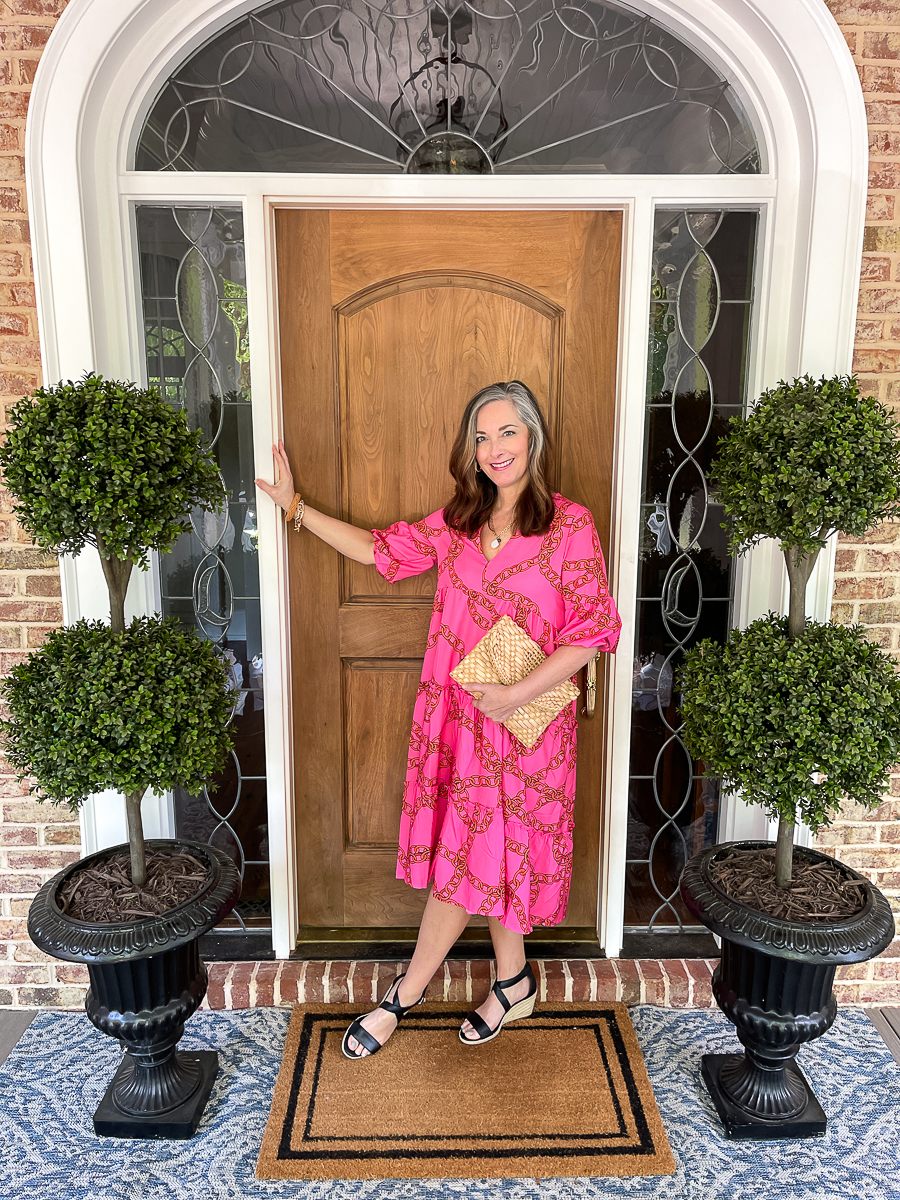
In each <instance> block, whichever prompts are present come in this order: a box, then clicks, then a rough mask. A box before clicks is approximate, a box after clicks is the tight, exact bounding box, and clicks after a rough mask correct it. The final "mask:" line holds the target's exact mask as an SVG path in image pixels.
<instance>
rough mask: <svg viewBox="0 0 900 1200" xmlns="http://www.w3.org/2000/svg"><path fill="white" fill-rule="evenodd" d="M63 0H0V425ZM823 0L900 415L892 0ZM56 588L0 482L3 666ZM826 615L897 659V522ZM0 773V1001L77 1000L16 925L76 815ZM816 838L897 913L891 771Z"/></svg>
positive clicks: (23, 644) (898, 7)
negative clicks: (30, 132) (847, 110)
mask: <svg viewBox="0 0 900 1200" xmlns="http://www.w3.org/2000/svg"><path fill="white" fill-rule="evenodd" d="M823 2H825V0H823ZM66 3H67V0H0V430H2V428H3V423H4V422H5V413H6V408H7V406H8V405H9V404H10V403H13V402H14V401H15V400H17V399H18V398H19V397H20V396H21V395H23V394H24V393H25V392H27V391H29V390H30V389H31V388H33V387H34V386H35V385H36V384H38V383H39V382H40V381H41V377H40V356H39V349H38V340H37V324H36V313H35V307H34V284H33V277H32V271H31V255H30V247H29V231H28V214H27V201H26V196H25V183H24V168H23V157H22V156H23V149H24V128H25V115H26V111H27V106H28V95H29V92H30V88H31V83H32V80H33V79H34V73H35V69H36V67H37V62H38V59H39V57H40V54H41V49H42V47H43V46H44V45H45V43H46V41H47V38H48V37H49V35H50V32H51V30H52V28H53V25H54V23H55V21H56V19H57V17H58V16H59V14H60V13H61V12H62V10H63V9H64V8H65V6H66ZM827 3H828V7H829V8H830V9H831V12H832V13H833V14H834V17H835V19H836V20H837V22H838V24H839V25H840V26H841V28H842V30H843V32H844V34H845V36H846V38H847V41H848V44H849V46H850V49H851V51H852V52H853V53H854V55H855V58H856V61H857V63H858V65H859V69H860V76H861V79H862V83H863V90H864V92H865V95H866V102H867V107H868V113H869V122H870V148H871V177H870V196H869V207H868V222H869V224H868V228H867V231H866V243H865V250H866V253H865V255H864V261H863V284H862V288H861V292H860V306H859V323H858V326H857V343H856V362H855V369H856V370H857V371H858V372H859V374H860V377H861V379H862V380H863V382H864V384H865V385H866V387H867V388H868V389H869V390H871V391H872V392H874V393H875V394H876V395H878V396H879V397H881V398H882V399H883V400H885V401H886V402H887V403H889V404H891V405H892V406H893V407H894V408H896V409H898V410H900V0H827ZM59 590H60V589H59V575H58V571H57V568H56V561H55V559H53V558H52V557H48V556H45V555H41V554H40V553H39V552H37V551H36V550H35V549H34V548H33V547H32V546H31V545H30V544H29V542H28V539H27V538H26V537H25V536H24V535H23V534H22V532H21V530H19V529H18V528H17V526H16V522H15V520H14V518H13V517H12V515H11V506H10V502H9V496H8V495H7V494H6V493H5V492H3V491H2V489H0V674H2V673H4V672H5V671H7V670H8V669H9V667H10V665H11V664H12V663H14V662H16V661H18V660H19V659H21V657H22V656H23V655H24V654H25V653H26V652H27V649H28V648H29V647H31V646H35V645H38V644H39V643H40V641H41V638H42V637H43V635H44V633H45V631H46V630H47V629H48V628H51V627H52V626H54V625H55V624H58V623H59V622H60V620H61V619H62V610H61V606H60V601H59ZM833 613H834V616H835V619H837V620H841V621H849V620H860V621H863V622H865V623H866V624H868V625H870V626H871V628H872V636H873V637H874V638H876V639H877V640H878V641H879V643H880V644H882V645H884V646H885V647H887V648H888V649H890V650H892V651H893V652H894V653H895V654H898V655H900V525H897V526H893V525H891V526H887V527H885V528H883V529H880V530H878V531H877V532H876V533H875V534H873V535H872V536H871V537H869V538H867V539H866V541H865V542H863V543H859V544H856V543H851V542H847V541H842V542H841V547H840V550H839V552H838V561H837V574H836V581H835V602H834V609H833ZM3 768H4V764H3V763H2V760H0V1007H3V1006H7V1005H22V1006H26V1007H28V1006H33V1005H37V1004H45V1005H59V1006H64V1007H78V1006H80V1004H81V1003H82V1001H83V993H84V978H85V972H84V969H83V968H82V967H78V966H71V965H68V964H63V963H59V962H56V961H55V960H50V959H47V958H45V957H44V956H43V955H42V954H41V953H40V952H39V951H38V950H37V949H35V948H34V947H33V946H32V945H31V943H30V942H29V941H28V939H27V936H26V931H25V916H26V914H27V911H28V905H29V903H30V898H31V896H33V894H34V892H35V891H36V890H37V888H38V887H39V886H40V884H41V883H42V882H43V881H44V880H45V879H47V878H48V877H49V876H50V875H52V874H53V873H54V872H55V871H57V870H59V868H60V867H61V866H63V865H64V864H65V863H67V862H70V861H72V860H73V859H74V858H77V857H78V856H79V854H80V847H79V831H78V824H77V818H75V817H74V816H73V815H72V814H71V813H69V812H68V811H67V810H65V809H58V808H51V807H48V806H42V805H37V804H34V803H32V802H31V801H29V800H28V798H27V796H25V795H23V789H22V788H21V787H20V786H19V785H18V784H16V782H15V780H14V779H13V778H12V777H11V775H10V773H9V771H8V770H4V769H3ZM819 844H821V845H823V846H824V847H826V848H827V849H829V850H830V851H833V852H836V853H837V854H838V856H839V857H840V858H842V859H844V860H845V861H846V862H848V863H852V864H853V865H854V866H857V867H859V868H860V869H861V870H863V871H866V872H867V873H868V874H869V875H870V876H871V877H872V878H873V879H874V880H875V881H876V882H878V883H879V885H880V886H881V887H882V888H883V889H884V890H885V891H886V892H887V893H888V895H889V896H890V897H891V902H892V904H893V905H894V907H895V909H896V910H897V911H898V912H900V771H898V773H897V774H896V775H895V776H894V777H893V778H892V781H891V792H890V795H888V796H886V797H885V801H884V803H883V804H882V805H881V807H880V808H879V809H878V810H877V812H875V813H874V814H864V813H862V812H857V811H855V810H851V811H848V812H846V813H845V814H844V819H843V820H841V821H840V822H838V823H837V824H836V825H835V826H833V827H832V828H831V829H830V830H828V831H826V832H825V833H824V834H823V835H822V836H821V837H820V839H819ZM898 952H900V943H898V942H895V943H894V945H893V946H892V947H891V948H890V950H889V952H888V954H887V955H886V956H884V957H883V958H881V959H879V960H877V961H876V962H873V963H867V964H864V965H863V966H861V967H854V968H850V969H848V970H847V971H846V972H845V979H844V982H842V983H841V984H840V985H839V993H840V996H841V999H843V1000H845V1001H850V1002H852V1001H854V1000H855V1001H861V1002H863V1003H880V1002H883V1003H891V1002H893V1003H896V1002H897V1001H898V1000H900V971H898V968H900V958H898ZM643 965H644V966H645V968H646V970H650V969H651V966H650V965H648V964H643ZM623 969H624V968H623ZM640 998H645V997H644V996H643V991H642V993H641V997H640ZM646 999H648V1000H651V997H650V992H649V990H648V992H647V996H646ZM651 1002H652V1001H651ZM670 1002H671V1001H670ZM689 1002H690V1001H689Z"/></svg>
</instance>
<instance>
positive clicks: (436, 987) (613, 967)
mask: <svg viewBox="0 0 900 1200" xmlns="http://www.w3.org/2000/svg"><path fill="white" fill-rule="evenodd" d="M529 961H530V962H531V965H532V968H533V969H534V973H535V975H536V976H537V980H538V1000H550V1001H554V1000H555V1001H560V1000H561V1001H568V1002H572V1003H579V1002H582V1003H583V1002H585V1001H599V1002H601V1003H602V1002H609V1001H619V1002H621V1003H624V1004H652V1005H658V1006H660V1007H666V1008H712V1007H715V1001H714V1000H713V995H712V986H711V981H712V972H713V970H714V968H715V965H716V961H715V960H714V959H679V958H669V959H585V958H566V959H558V958H557V959H546V958H545V959H536V958H532V959H530V960H529ZM405 967H406V962H405V961H397V960H393V959H391V960H383V961H374V960H371V959H368V960H365V961H359V960H351V959H345V960H343V961H334V960H329V961H324V960H322V961H315V960H310V961H304V962H291V961H276V962H272V961H271V960H269V961H266V962H214V963H209V964H208V965H207V969H208V971H209V988H208V991H207V993H206V997H205V998H204V1001H203V1008H206V1009H212V1010H223V1009H224V1010H227V1009H244V1008H265V1007H272V1006H275V1007H279V1006H282V1005H289V1004H304V1003H308V1004H314V1003H317V1004H347V1003H351V1004H354V1003H367V1004H368V1003H375V1002H377V1001H378V1000H379V999H380V998H381V996H382V995H384V993H385V992H386V991H387V988H388V985H389V983H390V981H391V980H392V979H393V978H394V977H395V976H396V975H398V974H399V973H400V972H401V971H403V970H404V969H405ZM493 981H494V973H493V963H492V962H490V961H489V960H486V959H463V960H454V961H451V962H445V963H444V967H443V970H442V971H439V972H438V973H437V974H436V975H435V977H434V979H433V980H432V981H431V983H430V984H429V986H428V992H427V999H428V1000H433V1001H443V1002H446V1003H449V1004H462V1003H467V1004H470V1003H473V1002H475V1003H481V1001H482V1000H483V999H484V997H485V996H486V995H487V992H488V990H489V988H490V986H491V984H492V983H493Z"/></svg>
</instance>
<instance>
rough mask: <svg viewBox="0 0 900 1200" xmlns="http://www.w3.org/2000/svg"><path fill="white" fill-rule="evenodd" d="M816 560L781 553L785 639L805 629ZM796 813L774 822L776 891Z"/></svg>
mask: <svg viewBox="0 0 900 1200" xmlns="http://www.w3.org/2000/svg"><path fill="white" fill-rule="evenodd" d="M827 533H828V530H827V529H824V528H823V529H821V530H820V531H819V535H818V536H819V537H821V538H824V537H825V536H826V534H827ZM818 557H819V548H818V547H816V548H815V549H814V550H804V549H803V547H802V546H790V547H786V548H785V550H784V561H785V563H786V564H787V573H788V595H789V601H788V636H789V637H792V638H796V637H802V635H803V631H804V629H805V628H806V586H807V584H808V583H809V577H810V575H812V571H813V567H814V566H815V565H816V560H817V559H818ZM796 824H797V821H796V812H795V815H794V818H793V819H791V818H790V817H788V816H786V815H785V814H784V813H782V814H781V816H780V817H779V818H778V836H777V838H776V840H775V883H776V884H777V885H778V887H782V888H786V887H789V886H790V882H791V876H792V874H793V861H794V830H795V829H796Z"/></svg>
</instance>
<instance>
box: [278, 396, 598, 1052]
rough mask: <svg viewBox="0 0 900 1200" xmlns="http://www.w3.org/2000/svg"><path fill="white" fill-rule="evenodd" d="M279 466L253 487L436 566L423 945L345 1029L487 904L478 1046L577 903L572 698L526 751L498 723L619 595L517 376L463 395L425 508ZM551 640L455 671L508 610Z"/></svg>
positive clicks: (379, 1020)
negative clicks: (396, 508)
mask: <svg viewBox="0 0 900 1200" xmlns="http://www.w3.org/2000/svg"><path fill="white" fill-rule="evenodd" d="M275 462H276V466H277V468H278V474H279V478H278V482H277V483H275V484H274V485H272V484H268V483H265V482H263V480H261V479H257V481H256V483H257V485H258V486H259V487H260V488H261V489H262V490H263V491H264V492H265V493H266V494H267V495H269V496H270V497H271V498H272V499H273V500H274V501H275V502H276V503H277V504H279V505H281V507H282V508H284V509H285V510H286V511H287V514H288V516H289V517H294V518H295V520H296V519H297V518H298V517H299V525H302V527H303V528H305V529H307V530H308V531H309V532H310V533H312V534H314V535H315V536H316V537H319V538H322V540H323V541H325V542H327V543H328V544H329V545H330V546H333V547H334V548H335V549H336V550H338V551H339V552H340V553H341V554H344V555H346V556H347V557H348V558H352V559H354V560H355V561H357V562H361V563H371V564H373V565H374V566H375V567H376V569H377V570H378V571H379V572H380V573H381V574H382V575H383V576H384V577H385V578H386V579H387V580H389V581H393V580H399V579H405V578H407V577H408V576H411V575H418V574H421V573H422V572H424V571H427V570H429V569H430V568H431V567H434V566H436V567H437V568H438V585H437V592H436V594H435V600H434V611H433V614H432V620H431V628H430V631H429V636H428V643H427V647H426V651H425V661H424V664H423V667H422V682H421V684H420V685H419V690H418V694H417V698H416V706H415V711H414V714H413V725H412V734H411V737H410V750H409V769H408V771H407V777H406V788H405V794H404V799H403V813H402V817H401V822H400V852H399V856H398V863H397V876H398V878H400V879H405V880H406V882H407V883H408V884H410V886H412V887H416V888H427V887H429V886H430V887H431V892H430V894H429V896H428V900H427V903H426V905H425V911H424V913H423V916H422V923H421V926H420V928H419V936H418V940H417V942H416V949H415V952H414V954H413V956H412V960H411V961H410V964H409V967H408V968H407V970H406V973H405V974H403V975H400V976H398V978H397V979H395V980H394V981H393V983H392V984H391V986H390V988H389V989H388V992H387V995H386V996H385V998H384V1000H382V1002H381V1004H380V1005H379V1006H378V1008H376V1009H375V1010H374V1011H373V1012H370V1013H367V1014H366V1015H365V1016H364V1017H361V1018H359V1019H358V1020H356V1021H354V1022H353V1024H352V1025H351V1026H350V1028H349V1029H348V1030H347V1032H346V1034H345V1035H344V1040H343V1043H342V1045H343V1050H344V1053H345V1054H346V1055H347V1057H348V1058H364V1057H366V1056H367V1055H369V1054H374V1053H376V1052H377V1051H378V1050H380V1049H381V1048H382V1046H383V1045H384V1044H385V1042H386V1041H387V1040H388V1038H389V1037H390V1036H391V1034H392V1033H393V1031H394V1029H396V1027H397V1024H398V1022H399V1021H400V1020H401V1018H402V1017H403V1016H404V1015H405V1014H406V1012H407V1011H408V1010H409V1009H410V1008H412V1007H413V1006H414V1005H416V1004H419V1003H421V1001H422V1000H423V999H424V997H425V990H426V988H427V986H428V983H429V981H430V980H431V978H432V976H433V975H434V973H435V971H436V970H437V969H438V967H439V966H440V965H441V964H442V963H443V961H444V958H445V957H446V955H447V953H448V952H449V950H450V948H451V947H452V946H453V944H454V942H455V941H456V940H457V938H458V937H459V936H460V934H461V933H462V931H463V930H464V929H465V927H466V925H467V924H468V921H469V918H470V916H472V915H473V914H475V913H479V914H482V915H484V916H486V917H487V918H488V925H489V926H490V933H491V940H492V942H493V946H494V953H495V956H496V963H497V971H496V978H497V982H496V983H495V984H494V987H493V988H492V990H491V992H490V993H489V995H488V997H487V999H486V1000H485V1002H484V1003H483V1004H482V1005H481V1007H480V1008H479V1009H478V1010H477V1011H476V1012H474V1013H471V1014H470V1016H469V1018H468V1019H467V1020H466V1021H465V1022H463V1025H462V1028H461V1029H460V1034H459V1036H460V1040H461V1041H462V1042H463V1043H464V1044H466V1045H479V1044H481V1043H482V1042H487V1041H490V1040H491V1039H492V1038H494V1037H496V1036H497V1034H498V1033H499V1032H500V1030H501V1029H502V1027H503V1025H504V1024H506V1023H508V1022H509V1021H512V1020H516V1019H517V1018H519V1017H525V1016H529V1015H530V1014H531V1011H532V1009H533V1008H534V999H535V995H536V992H537V983H536V981H535V978H534V975H533V973H532V970H531V967H530V966H529V965H528V964H527V963H526V961H525V946H524V941H523V937H524V935H525V934H526V933H530V932H531V930H532V928H533V927H534V926H535V925H543V926H548V925H557V924H559V922H560V921H562V920H563V918H564V917H565V915H566V905H567V903H568V897H569V884H570V881H571V875H572V830H573V812H574V803H575V743H576V729H577V725H576V719H575V705H574V703H573V704H570V705H567V706H566V708H564V709H563V710H562V712H560V713H559V715H558V716H557V717H556V718H555V719H554V720H553V722H552V723H551V724H550V725H549V726H548V727H547V729H546V730H545V731H544V732H543V733H542V734H541V736H540V737H539V738H538V740H537V742H536V743H535V744H534V746H533V747H532V748H531V749H528V748H526V747H525V746H524V745H523V744H522V743H521V742H519V741H518V739H517V738H515V737H514V736H513V735H512V734H511V733H510V732H509V731H508V730H507V729H506V727H505V725H504V724H503V722H504V721H506V720H507V719H508V718H509V717H510V716H511V715H512V714H513V713H514V712H515V711H516V709H517V708H520V707H522V706H523V705H525V704H528V703H529V702H530V701H531V700H533V699H535V697H537V696H540V695H543V693H544V692H547V691H550V690H551V689H552V688H554V687H556V686H557V684H559V683H562V682H563V680H565V679H568V678H570V677H571V676H573V675H575V673H576V672H577V671H578V670H580V668H581V667H583V666H584V665H585V664H586V663H587V662H588V661H589V660H590V659H591V658H593V656H594V655H595V653H597V651H598V650H601V651H607V652H612V651H613V650H615V648H616V643H617V642H618V639H619V632H620V630H621V621H620V620H619V614H618V612H617V611H616V606H615V604H614V602H613V600H612V598H611V596H610V594H609V590H608V587H607V581H606V570H605V566H604V562H603V553H602V550H601V548H600V541H599V538H598V537H597V531H596V529H595V528H594V522H593V519H592V517H591V514H590V512H589V511H588V510H587V509H586V508H584V507H583V506H582V505H580V504H575V503H573V502H572V501H571V500H567V499H565V498H564V497H563V496H560V495H558V494H555V493H552V492H551V490H550V487H549V485H548V475H549V464H550V444H549V436H548V432H547V427H546V423H545V421H544V418H543V415H542V413H541V411H540V408H539V407H538V404H537V402H536V400H535V398H534V396H533V395H532V393H531V392H530V391H529V389H528V388H527V387H526V386H525V385H524V384H522V383H519V382H518V381H513V382H511V383H497V384H492V385H491V386H490V387H486V388H483V389H482V390H481V391H480V392H478V394H477V395H476V396H474V397H473V398H472V399H471V400H470V401H469V403H468V405H467V406H466V409H465V412H464V413H463V417H462V421H461V423H460V427H459V432H458V433H457V436H456V440H455V442H454V444H453V449H452V451H451V454H450V473H451V474H452V476H453V478H454V480H455V481H456V490H455V492H454V495H453V497H452V499H451V500H450V502H449V504H448V505H447V506H446V508H444V509H443V510H439V511H437V512H435V513H432V514H431V516H428V517H426V518H425V519H424V520H421V521H416V522H414V523H411V524H410V523H408V522H406V521H398V522H397V523H396V524H394V525H391V526H390V527H389V528H388V529H380V530H379V529H376V530H372V531H369V530H365V529H360V528H358V527H357V526H354V525H350V524H348V523H347V522H345V521H339V520H336V519H335V518H333V517H328V516H325V515H324V514H323V513H320V512H316V511H315V510H314V509H312V508H310V507H309V506H308V505H305V504H304V503H303V501H302V499H301V498H300V497H299V495H298V494H297V493H296V492H295V491H294V482H293V477H292V475H291V470H290V466H289V464H288V459H287V455H286V454H285V451H284V445H283V443H279V444H278V446H277V447H275ZM504 615H505V616H508V617H510V618H512V620H513V621H515V622H516V624H517V625H518V626H519V627H520V628H521V629H523V630H524V631H525V632H526V633H527V634H528V635H529V636H530V637H531V638H533V639H534V641H536V642H537V643H538V644H539V645H540V647H541V648H542V649H543V651H544V653H545V654H546V655H547V657H546V659H545V660H544V661H543V662H542V663H541V664H540V665H539V666H538V667H537V668H535V670H534V671H532V672H531V674H530V675H527V676H526V677H525V678H524V679H522V680H521V681H520V682H519V683H516V684H513V685H512V686H508V687H507V686H504V685H501V684H493V683H478V684H471V685H466V686H465V687H464V686H462V685H460V684H457V683H456V682H455V681H454V680H453V679H451V677H450V672H451V670H452V669H453V668H454V667H455V666H456V665H457V664H458V663H459V662H460V661H461V660H462V659H463V658H465V656H466V655H467V654H468V653H469V652H470V651H471V650H472V649H473V648H474V647H475V646H476V645H477V643H478V642H479V641H481V639H482V638H483V637H484V635H485V634H486V633H487V632H488V630H489V629H491V628H492V627H493V625H494V624H495V623H496V621H497V620H498V619H499V618H500V617H501V616H504Z"/></svg>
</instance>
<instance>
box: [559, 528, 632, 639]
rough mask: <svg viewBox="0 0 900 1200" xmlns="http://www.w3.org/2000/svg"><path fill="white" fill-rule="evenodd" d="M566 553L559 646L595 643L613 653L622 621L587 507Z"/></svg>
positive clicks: (564, 554) (561, 571)
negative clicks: (607, 578)
mask: <svg viewBox="0 0 900 1200" xmlns="http://www.w3.org/2000/svg"><path fill="white" fill-rule="evenodd" d="M563 556H564V557H563V562H562V567H561V570H560V590H561V592H562V597H563V606H564V617H563V625H562V628H561V629H560V630H559V633H558V634H557V637H556V644H557V646H594V647H596V648H597V649H598V650H604V651H606V652H608V653H612V651H613V650H615V648H616V645H617V644H618V641H619V634H620V633H621V630H622V620H621V618H620V617H619V612H618V609H617V608H616V604H615V601H614V600H613V598H612V596H610V594H609V587H608V585H607V582H606V564H605V563H604V561H603V551H602V549H601V548H600V538H599V537H598V536H597V530H596V528H595V526H594V521H593V518H592V517H591V514H590V513H589V512H588V511H587V510H584V511H583V512H582V513H580V514H579V515H578V516H577V517H575V518H574V520H573V522H572V530H571V533H570V534H569V537H568V539H567V541H566V545H565V549H564V551H563Z"/></svg>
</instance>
